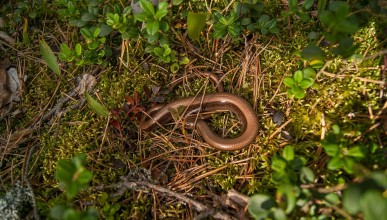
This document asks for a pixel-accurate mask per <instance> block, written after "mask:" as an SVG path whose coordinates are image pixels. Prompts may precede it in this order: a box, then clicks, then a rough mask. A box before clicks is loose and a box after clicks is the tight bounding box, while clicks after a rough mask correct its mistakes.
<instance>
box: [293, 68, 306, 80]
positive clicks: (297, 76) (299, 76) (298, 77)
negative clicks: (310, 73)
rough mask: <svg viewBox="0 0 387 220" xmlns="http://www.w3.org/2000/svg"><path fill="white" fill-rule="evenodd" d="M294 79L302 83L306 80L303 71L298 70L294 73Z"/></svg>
mask: <svg viewBox="0 0 387 220" xmlns="http://www.w3.org/2000/svg"><path fill="white" fill-rule="evenodd" d="M293 79H294V81H296V82H298V83H300V82H301V81H302V80H303V79H304V76H303V73H302V71H301V70H297V71H296V72H295V73H294V76H293Z"/></svg>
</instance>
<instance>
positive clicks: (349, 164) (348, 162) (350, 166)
mask: <svg viewBox="0 0 387 220" xmlns="http://www.w3.org/2000/svg"><path fill="white" fill-rule="evenodd" d="M342 164H343V168H344V170H345V171H346V172H347V173H353V172H354V168H355V165H356V163H355V161H354V160H353V158H351V157H344V158H342Z"/></svg>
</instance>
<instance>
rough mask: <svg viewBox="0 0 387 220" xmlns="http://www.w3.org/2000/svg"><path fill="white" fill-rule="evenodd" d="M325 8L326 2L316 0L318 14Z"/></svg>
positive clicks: (325, 0) (324, 0)
mask: <svg viewBox="0 0 387 220" xmlns="http://www.w3.org/2000/svg"><path fill="white" fill-rule="evenodd" d="M326 6H327V0H318V2H317V11H318V14H320V13H321V12H322V11H323V10H325V8H326Z"/></svg>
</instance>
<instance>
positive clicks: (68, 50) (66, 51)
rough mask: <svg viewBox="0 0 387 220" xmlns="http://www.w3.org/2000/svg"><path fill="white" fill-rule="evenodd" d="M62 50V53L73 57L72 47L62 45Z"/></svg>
mask: <svg viewBox="0 0 387 220" xmlns="http://www.w3.org/2000/svg"><path fill="white" fill-rule="evenodd" d="M60 50H61V52H62V53H64V54H66V55H71V53H72V51H71V49H70V47H69V46H68V45H67V44H61V45H60Z"/></svg>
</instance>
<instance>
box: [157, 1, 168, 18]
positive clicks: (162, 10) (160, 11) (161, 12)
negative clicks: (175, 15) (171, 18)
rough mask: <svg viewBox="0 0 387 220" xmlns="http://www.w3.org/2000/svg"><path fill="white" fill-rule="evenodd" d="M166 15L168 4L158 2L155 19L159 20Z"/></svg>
mask: <svg viewBox="0 0 387 220" xmlns="http://www.w3.org/2000/svg"><path fill="white" fill-rule="evenodd" d="M167 14H168V3H167V2H160V3H159V5H158V7H157V12H156V14H155V17H156V19H158V20H160V19H161V18H163V17H165V16H166V15H167Z"/></svg>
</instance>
